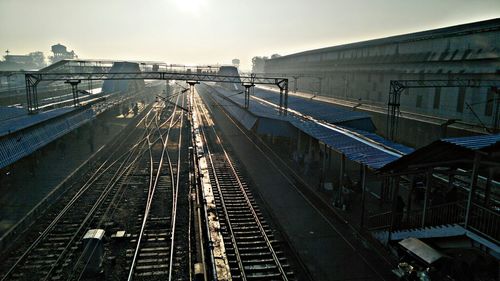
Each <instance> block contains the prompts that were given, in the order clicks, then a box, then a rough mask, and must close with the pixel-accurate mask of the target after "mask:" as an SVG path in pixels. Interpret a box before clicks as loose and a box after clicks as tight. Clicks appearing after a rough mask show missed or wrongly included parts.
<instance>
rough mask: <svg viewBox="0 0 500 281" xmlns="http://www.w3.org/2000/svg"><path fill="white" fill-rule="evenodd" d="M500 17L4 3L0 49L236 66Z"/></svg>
mask: <svg viewBox="0 0 500 281" xmlns="http://www.w3.org/2000/svg"><path fill="white" fill-rule="evenodd" d="M499 17H500V0H413V1H409V0H287V1H285V0H250V1H249V0H64V1H63V0H44V1H42V0H0V50H1V52H2V53H3V52H5V51H6V50H9V51H10V53H11V54H27V53H29V52H32V51H43V52H44V53H45V55H46V56H47V55H50V46H51V45H54V44H56V43H61V44H63V45H66V46H67V47H68V49H69V50H74V51H75V52H76V54H77V55H78V56H79V58H81V59H117V60H150V61H151V60H154V61H163V62H166V63H180V64H189V65H194V64H216V63H220V64H229V63H231V60H232V59H234V58H238V59H240V60H241V67H242V68H243V69H250V67H251V59H252V57H254V56H270V55H272V54H275V53H278V54H281V55H286V54H291V53H295V52H299V51H305V50H309V49H316V48H322V47H328V46H334V45H339V44H344V43H351V42H358V41H363V40H368V39H375V38H380V37H387V36H392V35H398V34H404V33H410V32H416V31H423V30H427V29H433V28H440V27H445V26H451V25H456V24H462V23H468V22H474V21H480V20H485V19H491V18H499Z"/></svg>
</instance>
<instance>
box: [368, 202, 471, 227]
mask: <svg viewBox="0 0 500 281" xmlns="http://www.w3.org/2000/svg"><path fill="white" fill-rule="evenodd" d="M464 205H465V203H463V202H452V203H446V204H442V205H437V206H432V207H429V208H428V209H427V213H426V216H425V223H424V225H423V226H424V227H425V226H436V225H443V224H455V223H463V222H464V220H465V207H464ZM422 216H423V211H422V210H415V211H411V212H409V213H407V212H405V213H396V214H394V216H393V214H392V212H391V211H389V212H384V213H380V214H376V215H372V216H369V217H368V223H367V228H368V229H371V230H373V229H383V228H387V229H388V228H390V227H391V225H392V227H393V229H394V230H396V229H409V228H420V227H422ZM393 219H394V223H392V220H393Z"/></svg>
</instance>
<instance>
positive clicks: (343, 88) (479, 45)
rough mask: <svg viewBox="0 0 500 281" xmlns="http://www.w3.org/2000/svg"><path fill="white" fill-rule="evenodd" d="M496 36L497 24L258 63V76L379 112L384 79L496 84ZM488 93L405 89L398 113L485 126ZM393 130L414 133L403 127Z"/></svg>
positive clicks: (490, 118) (490, 107) (499, 64)
mask: <svg viewBox="0 0 500 281" xmlns="http://www.w3.org/2000/svg"><path fill="white" fill-rule="evenodd" d="M499 38H500V18H499V19H492V20H487V21H481V22H474V23H469V24H463V25H458V26H451V27H446V28H440V29H435V30H428V31H423V32H417V33H411V34H405V35H399V36H392V37H387V38H381V39H375V40H370V41H364V42H358V43H352V44H346V45H340V46H334V47H327V48H322V49H317V50H309V51H304V52H301V53H296V54H291V55H286V56H281V57H271V58H270V59H268V60H264V64H265V70H264V71H265V73H267V74H268V75H272V74H273V73H274V74H280V75H285V76H287V77H289V78H290V81H291V85H290V86H291V89H292V91H293V90H298V91H303V92H309V93H311V94H313V95H318V96H324V97H328V98H333V99H337V100H344V101H350V102H353V103H356V104H357V103H359V104H363V105H365V104H366V105H370V106H372V107H373V106H377V107H379V108H381V109H382V110H385V109H386V108H387V101H388V94H389V86H390V81H391V80H449V79H480V80H487V79H490V80H491V79H493V80H495V79H499V76H498V75H499V73H500V41H499ZM256 62H259V63H260V61H258V60H257V61H255V62H254V67H255V66H256V65H257V64H256ZM254 71H255V70H254ZM496 90H497V89H495V88H471V87H457V88H445V87H442V88H441V87H436V88H424V89H416V88H412V89H406V90H405V91H404V92H403V95H402V96H401V110H402V111H404V112H410V113H412V114H419V115H425V116H431V117H433V118H435V119H436V120H438V121H437V122H443V123H444V122H445V121H446V120H448V119H459V120H462V121H463V122H467V123H469V124H483V125H484V126H485V127H489V128H491V127H494V124H495V122H496V121H495V120H496V117H495V116H497V115H498V112H495V111H497V110H498V109H497V104H496V99H495V92H496ZM379 119H380V122H378V124H377V127H378V128H379V129H381V131H382V132H383V131H385V128H384V126H385V119H384V118H383V117H380V118H379ZM400 129H401V130H403V131H404V130H406V129H408V130H413V131H415V132H416V131H417V130H415V128H414V127H411V126H406V127H402V128H400ZM407 133H408V134H411V132H407ZM422 134H423V133H422V132H419V135H417V136H415V137H414V138H413V139H419V138H421V136H422ZM427 141H428V140H426V142H427ZM423 144H425V143H422V145H423Z"/></svg>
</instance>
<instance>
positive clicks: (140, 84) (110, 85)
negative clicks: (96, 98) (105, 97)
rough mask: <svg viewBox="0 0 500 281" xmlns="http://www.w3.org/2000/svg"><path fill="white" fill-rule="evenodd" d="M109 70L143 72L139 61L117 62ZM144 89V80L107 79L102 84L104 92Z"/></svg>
mask: <svg viewBox="0 0 500 281" xmlns="http://www.w3.org/2000/svg"><path fill="white" fill-rule="evenodd" d="M109 72H115V73H116V72H141V69H140V68H139V64H138V63H134V62H115V63H113V66H112V67H111V70H110V71H109ZM143 89H144V80H140V79H137V80H105V81H104V83H103V85H102V91H103V92H104V93H113V92H117V91H121V92H127V91H140V90H143Z"/></svg>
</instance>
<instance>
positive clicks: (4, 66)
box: [0, 52, 45, 71]
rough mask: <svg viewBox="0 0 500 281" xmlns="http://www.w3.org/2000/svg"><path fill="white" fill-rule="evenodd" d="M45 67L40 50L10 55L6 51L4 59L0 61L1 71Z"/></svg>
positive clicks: (43, 57)
mask: <svg viewBox="0 0 500 281" xmlns="http://www.w3.org/2000/svg"><path fill="white" fill-rule="evenodd" d="M43 67H45V56H44V55H43V53H42V52H31V53H29V54H27V55H11V54H9V52H7V55H5V56H4V61H0V70H1V71H18V70H38V69H40V68H43Z"/></svg>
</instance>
